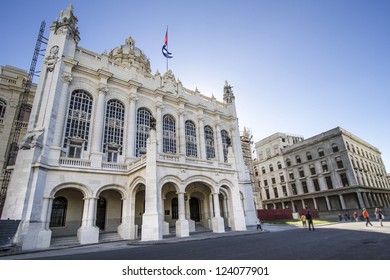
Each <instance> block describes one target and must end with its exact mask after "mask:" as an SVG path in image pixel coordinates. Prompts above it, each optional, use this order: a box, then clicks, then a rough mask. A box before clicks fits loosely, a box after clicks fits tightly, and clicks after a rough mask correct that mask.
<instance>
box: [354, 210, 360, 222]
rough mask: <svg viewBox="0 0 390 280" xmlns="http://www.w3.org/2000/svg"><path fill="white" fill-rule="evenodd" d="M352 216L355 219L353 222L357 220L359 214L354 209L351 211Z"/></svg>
mask: <svg viewBox="0 0 390 280" xmlns="http://www.w3.org/2000/svg"><path fill="white" fill-rule="evenodd" d="M353 218H354V219H355V222H359V215H358V213H357V212H356V211H355V212H354V213H353Z"/></svg>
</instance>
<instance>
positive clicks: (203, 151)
mask: <svg viewBox="0 0 390 280" xmlns="http://www.w3.org/2000/svg"><path fill="white" fill-rule="evenodd" d="M203 119H204V117H203V115H199V116H198V132H199V133H198V135H199V140H198V147H199V148H198V150H199V153H200V155H199V158H200V159H206V144H205V138H204V137H205V136H204V123H203Z"/></svg>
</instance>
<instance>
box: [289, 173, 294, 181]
mask: <svg viewBox="0 0 390 280" xmlns="http://www.w3.org/2000/svg"><path fill="white" fill-rule="evenodd" d="M288 175H289V176H290V180H294V173H293V172H291V173H289V174H288Z"/></svg>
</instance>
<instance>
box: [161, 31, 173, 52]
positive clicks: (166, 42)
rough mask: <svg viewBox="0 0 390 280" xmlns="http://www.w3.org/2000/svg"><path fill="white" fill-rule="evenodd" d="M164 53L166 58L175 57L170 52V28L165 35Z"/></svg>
mask: <svg viewBox="0 0 390 280" xmlns="http://www.w3.org/2000/svg"><path fill="white" fill-rule="evenodd" d="M162 53H163V55H164V56H165V57H166V58H172V57H173V55H172V53H170V52H169V51H168V28H167V31H166V33H165V38H164V45H163V46H162Z"/></svg>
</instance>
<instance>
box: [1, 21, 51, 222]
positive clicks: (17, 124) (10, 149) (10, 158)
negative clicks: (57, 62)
mask: <svg viewBox="0 0 390 280" xmlns="http://www.w3.org/2000/svg"><path fill="white" fill-rule="evenodd" d="M45 26H46V23H45V21H42V22H41V26H40V29H39V34H38V38H37V41H36V44H35V50H34V55H33V58H32V61H31V65H30V71H29V76H28V79H27V80H26V82H25V83H24V91H23V93H22V94H21V95H20V97H19V102H18V104H17V107H16V112H15V118H14V122H13V126H12V130H11V134H10V137H9V141H8V145H7V149H6V153H5V161H4V165H3V170H2V184H1V189H0V217H1V213H2V212H3V207H4V202H5V198H6V195H7V188H8V184H9V181H10V180H11V175H12V169H11V168H8V167H9V166H12V165H14V164H15V161H16V156H17V153H18V150H19V147H18V143H19V137H20V131H21V129H22V121H23V117H24V113H25V109H26V105H27V103H28V97H29V95H30V90H31V86H32V83H33V79H34V77H35V76H37V73H38V72H36V71H35V67H36V66H37V62H38V58H39V56H40V55H43V54H42V52H44V51H45V49H44V50H41V44H47V41H48V39H47V38H45V37H44V36H43V34H44V32H45Z"/></svg>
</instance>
